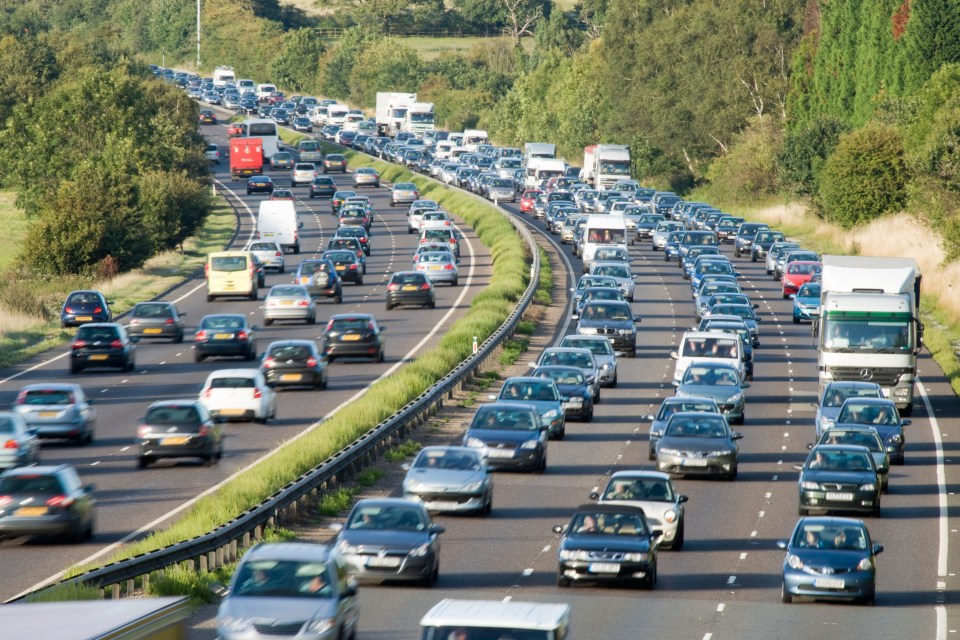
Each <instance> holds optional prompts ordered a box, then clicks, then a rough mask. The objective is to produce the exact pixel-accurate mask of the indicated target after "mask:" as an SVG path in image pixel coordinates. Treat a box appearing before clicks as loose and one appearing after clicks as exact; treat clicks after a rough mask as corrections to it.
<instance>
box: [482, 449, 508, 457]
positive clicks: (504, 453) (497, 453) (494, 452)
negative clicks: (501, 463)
mask: <svg viewBox="0 0 960 640" xmlns="http://www.w3.org/2000/svg"><path fill="white" fill-rule="evenodd" d="M487 457H489V458H512V457H513V449H490V450H488V451H487Z"/></svg>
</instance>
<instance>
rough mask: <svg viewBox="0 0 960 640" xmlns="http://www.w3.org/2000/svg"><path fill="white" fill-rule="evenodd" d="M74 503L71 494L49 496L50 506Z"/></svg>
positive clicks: (48, 502)
mask: <svg viewBox="0 0 960 640" xmlns="http://www.w3.org/2000/svg"><path fill="white" fill-rule="evenodd" d="M72 504H73V498H71V497H69V496H51V497H49V498H47V506H48V507H69V506H70V505H72Z"/></svg>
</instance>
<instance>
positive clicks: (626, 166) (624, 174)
mask: <svg viewBox="0 0 960 640" xmlns="http://www.w3.org/2000/svg"><path fill="white" fill-rule="evenodd" d="M629 177H630V147H628V146H626V145H623V144H592V145H590V146H588V147H585V148H584V150H583V169H582V170H581V171H580V179H581V180H583V181H584V182H586V183H587V184H589V185H590V186H592V187H593V188H594V189H611V188H613V185H614V184H616V183H617V181H618V180H622V179H624V178H629Z"/></svg>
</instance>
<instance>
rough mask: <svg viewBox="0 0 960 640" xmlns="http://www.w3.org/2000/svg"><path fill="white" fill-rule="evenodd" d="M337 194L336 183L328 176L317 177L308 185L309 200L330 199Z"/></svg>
mask: <svg viewBox="0 0 960 640" xmlns="http://www.w3.org/2000/svg"><path fill="white" fill-rule="evenodd" d="M336 192H337V183H336V182H334V181H333V178H331V177H329V176H317V177H316V178H314V179H313V181H312V182H311V183H310V197H311V198H332V197H333V194H335V193H336Z"/></svg>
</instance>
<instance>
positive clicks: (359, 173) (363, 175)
mask: <svg viewBox="0 0 960 640" xmlns="http://www.w3.org/2000/svg"><path fill="white" fill-rule="evenodd" d="M353 186H354V187H379V186H380V174H379V173H378V172H377V170H376V169H374V168H373V167H359V168H357V170H356V171H354V172H353Z"/></svg>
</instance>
